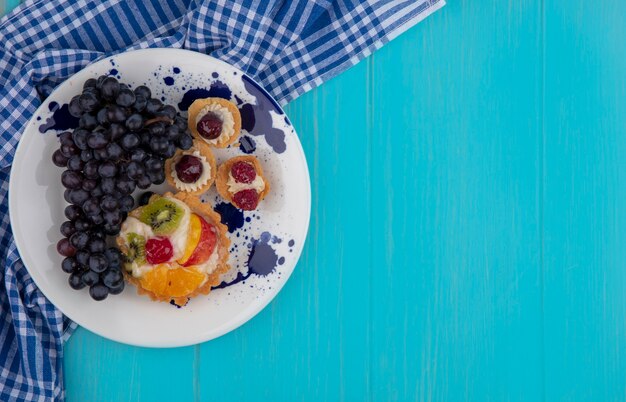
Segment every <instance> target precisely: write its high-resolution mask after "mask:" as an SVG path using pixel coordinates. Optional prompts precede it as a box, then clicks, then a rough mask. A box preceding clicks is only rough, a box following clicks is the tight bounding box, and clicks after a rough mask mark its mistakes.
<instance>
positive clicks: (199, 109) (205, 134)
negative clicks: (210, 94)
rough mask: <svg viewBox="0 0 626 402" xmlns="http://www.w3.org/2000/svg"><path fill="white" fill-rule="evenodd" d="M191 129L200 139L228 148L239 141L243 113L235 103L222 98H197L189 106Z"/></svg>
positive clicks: (211, 144)
mask: <svg viewBox="0 0 626 402" xmlns="http://www.w3.org/2000/svg"><path fill="white" fill-rule="evenodd" d="M188 124H189V129H190V130H191V134H192V135H193V136H194V137H195V138H197V139H198V140H201V141H204V142H206V143H207V144H209V145H210V146H212V147H216V148H226V147H227V146H229V145H231V144H234V143H235V142H237V139H238V138H239V133H240V132H241V114H240V113H239V109H237V106H235V104H234V103H232V102H230V101H228V100H226V99H222V98H206V99H197V100H195V101H194V102H193V103H192V104H191V106H190V107H189V120H188Z"/></svg>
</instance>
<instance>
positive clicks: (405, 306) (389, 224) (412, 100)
mask: <svg viewBox="0 0 626 402" xmlns="http://www.w3.org/2000/svg"><path fill="white" fill-rule="evenodd" d="M15 3H16V2H15V1H11V2H5V3H3V1H2V0H0V11H1V10H2V9H3V6H4V7H6V8H7V9H9V8H11V7H12V6H14V5H15ZM624 15H626V3H624V2H622V1H619V0H607V1H604V2H588V1H584V0H570V1H557V2H536V1H530V0H519V1H514V2H501V1H495V0H494V1H487V2H475V1H455V0H450V1H449V3H448V5H447V6H446V7H445V8H444V9H443V10H441V11H440V12H438V13H436V14H435V15H433V16H432V17H429V18H428V19H427V20H426V21H424V22H423V23H421V24H419V25H418V26H417V27H415V28H413V29H411V30H410V31H408V32H407V33H405V34H403V35H402V36H400V37H399V38H397V39H396V40H394V41H393V42H391V43H390V44H388V45H387V46H386V47H384V48H383V49H382V50H380V51H378V52H376V53H375V54H374V55H373V56H371V57H370V58H368V59H367V60H365V61H363V62H362V63H360V64H359V65H357V66H356V67H354V68H352V69H350V70H349V71H347V72H346V73H344V74H342V75H341V76H340V77H338V78H335V79H333V80H331V81H329V82H327V83H325V84H324V85H323V86H321V87H320V88H318V89H315V90H313V91H311V92H310V93H307V94H305V95H304V96H302V97H301V98H300V99H298V100H296V101H294V102H293V103H292V104H290V105H289V106H288V108H287V111H288V113H289V115H290V117H291V120H292V121H293V123H294V125H295V127H296V128H297V129H298V131H299V133H300V136H301V138H302V142H303V146H304V149H305V152H306V154H307V157H308V161H309V168H310V170H311V175H312V186H313V215H312V220H311V229H310V233H309V238H308V242H307V245H306V247H305V251H304V254H303V256H302V259H301V262H300V263H299V264H298V267H297V269H296V271H295V272H294V274H293V276H292V278H291V279H290V281H289V283H288V284H287V285H286V286H285V288H284V290H283V291H282V292H281V293H280V295H279V296H278V297H277V298H276V299H275V301H274V302H273V303H271V304H270V305H269V306H268V308H267V309H265V310H264V311H263V312H262V313H260V314H259V315H258V316H257V317H256V318H254V319H253V320H252V321H250V322H249V323H248V324H246V325H244V326H243V327H242V328H240V329H238V330H237V331H235V332H232V333H230V334H228V335H226V336H224V337H222V338H219V339H217V340H214V341H211V342H208V343H205V344H202V345H198V346H195V347H187V348H178V349H168V350H154V349H143V348H135V347H130V346H125V345H120V344H117V343H114V342H111V341H108V340H105V339H102V338H100V337H98V336H96V335H93V334H91V333H89V332H88V331H86V330H83V329H79V330H78V331H77V332H76V334H75V335H74V336H73V337H72V338H71V339H70V341H69V342H68V344H67V348H66V358H65V368H66V385H67V394H68V400H69V401H86V400H89V401H126V400H128V401H130V400H132V401H161V400H163V401H165V400H175V401H212V400H222V401H230V400H232V401H258V400H274V401H282V400H289V401H295V400H302V401H318V400H322V401H326V400H329V401H330V400H346V401H356V400H376V401H387V400H389V401H405V400H437V401H454V400H472V401H474V400H475V401H488V400H490V401H520V400H528V401H536V400H548V401H622V400H624V399H625V398H626V385H625V382H624V378H625V377H626V357H625V356H626V350H625V349H626V339H625V338H626V325H625V324H624V322H625V320H624V317H625V315H626V298H625V297H624V289H625V288H626V263H625V261H626V247H624V244H626V231H625V230H624V228H626V209H625V208H626V201H624V200H626V174H625V173H624V172H626V161H625V159H624V158H623V155H624V151H626V135H625V134H626V129H625V128H626V113H625V112H626V74H625V72H626V52H625V50H624V46H623V38H624V37H626V21H625V20H624Z"/></svg>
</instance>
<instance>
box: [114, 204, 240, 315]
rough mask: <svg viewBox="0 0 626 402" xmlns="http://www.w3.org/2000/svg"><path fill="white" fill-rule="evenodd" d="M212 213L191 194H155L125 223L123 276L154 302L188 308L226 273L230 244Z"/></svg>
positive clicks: (121, 243) (120, 239)
mask: <svg viewBox="0 0 626 402" xmlns="http://www.w3.org/2000/svg"><path fill="white" fill-rule="evenodd" d="M226 233H227V228H226V226H224V225H223V224H222V223H220V216H219V214H217V213H216V212H215V211H213V209H212V208H211V207H210V206H209V205H206V204H203V203H202V202H200V200H199V199H198V198H197V197H195V196H193V195H190V194H187V193H177V194H174V195H173V194H171V193H166V194H164V195H162V196H161V195H156V194H155V195H153V196H152V197H151V198H150V200H149V202H148V204H147V205H145V206H142V207H139V208H136V209H134V210H133V211H131V212H130V214H129V216H128V218H127V219H126V220H125V221H124V223H123V224H122V228H121V231H120V234H119V236H118V237H117V244H118V246H119V248H120V250H121V251H122V254H123V256H124V268H125V274H124V275H125V277H126V279H127V280H128V282H130V283H132V284H133V285H135V286H137V289H138V292H139V294H146V295H148V296H149V297H150V298H151V299H152V300H156V301H164V302H169V301H171V300H173V301H174V302H175V303H176V304H179V305H180V304H184V303H186V301H187V300H188V298H192V297H194V296H197V295H200V294H207V293H209V292H210V291H211V287H212V286H215V285H217V284H219V283H220V275H221V274H223V273H225V272H226V271H228V269H229V266H228V258H229V251H228V250H229V247H230V240H229V239H228V237H227V234H226Z"/></svg>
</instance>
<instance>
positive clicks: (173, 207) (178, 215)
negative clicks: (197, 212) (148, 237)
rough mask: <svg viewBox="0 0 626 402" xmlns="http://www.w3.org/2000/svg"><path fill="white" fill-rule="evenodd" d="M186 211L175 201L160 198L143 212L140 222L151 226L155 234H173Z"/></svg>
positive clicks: (144, 208)
mask: <svg viewBox="0 0 626 402" xmlns="http://www.w3.org/2000/svg"><path fill="white" fill-rule="evenodd" d="M183 213H184V211H183V210H182V208H181V207H179V206H178V205H177V204H176V203H175V202H174V201H172V200H169V199H167V198H159V199H157V200H156V201H154V202H152V203H150V204H148V205H146V206H145V207H143V209H142V210H141V215H140V217H139V220H140V221H142V222H143V223H145V224H146V225H150V227H152V230H153V231H154V233H156V234H159V235H166V234H170V233H172V232H173V231H174V230H176V228H177V227H178V225H179V224H180V221H181V219H182V218H183Z"/></svg>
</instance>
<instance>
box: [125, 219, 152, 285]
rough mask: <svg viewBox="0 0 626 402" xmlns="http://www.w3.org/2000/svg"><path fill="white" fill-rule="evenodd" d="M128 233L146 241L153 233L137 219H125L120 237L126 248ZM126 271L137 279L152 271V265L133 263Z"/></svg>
mask: <svg viewBox="0 0 626 402" xmlns="http://www.w3.org/2000/svg"><path fill="white" fill-rule="evenodd" d="M130 233H137V234H138V235H140V236H143V237H144V238H145V239H146V240H147V239H149V238H150V237H153V236H154V232H153V231H152V228H151V227H150V226H149V225H146V224H145V223H143V222H141V221H140V220H139V219H137V218H133V217H132V216H129V217H128V218H126V220H125V221H124V223H122V227H121V229H120V236H121V237H122V239H124V242H125V243H126V246H128V234H130ZM129 268H130V269H129ZM126 269H127V270H128V271H131V272H132V274H133V276H134V277H135V278H139V277H141V276H143V274H145V273H146V272H148V271H150V270H151V269H152V264H148V263H145V264H142V265H139V264H138V263H137V261H133V262H132V264H130V267H128V266H126Z"/></svg>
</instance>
